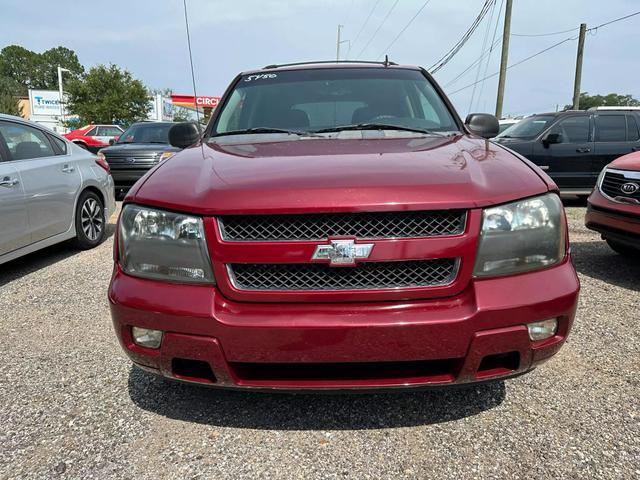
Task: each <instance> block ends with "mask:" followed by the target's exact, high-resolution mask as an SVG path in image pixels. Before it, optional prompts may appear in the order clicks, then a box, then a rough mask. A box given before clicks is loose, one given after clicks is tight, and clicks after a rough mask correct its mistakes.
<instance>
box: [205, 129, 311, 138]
mask: <svg viewBox="0 0 640 480" xmlns="http://www.w3.org/2000/svg"><path fill="white" fill-rule="evenodd" d="M252 133H287V134H289V135H299V136H301V137H303V136H306V137H319V136H320V135H315V134H314V132H305V131H303V130H286V129H284V128H269V127H254V128H245V129H243V130H231V131H229V132H221V133H216V134H215V135H211V136H212V137H222V136H225V135H250V134H252Z"/></svg>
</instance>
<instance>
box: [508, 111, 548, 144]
mask: <svg viewBox="0 0 640 480" xmlns="http://www.w3.org/2000/svg"><path fill="white" fill-rule="evenodd" d="M555 118H556V117H555V116H554V115H536V116H533V117H529V118H525V119H524V120H521V121H520V122H518V123H516V124H514V125H511V126H510V127H509V128H507V129H506V130H505V131H504V132H502V133H501V134H500V135H498V136H497V137H496V138H520V139H522V140H531V139H533V138H536V137H537V136H538V135H540V133H542V132H543V131H544V130H545V129H546V128H547V127H548V126H549V125H551V122H553V120H554V119H555Z"/></svg>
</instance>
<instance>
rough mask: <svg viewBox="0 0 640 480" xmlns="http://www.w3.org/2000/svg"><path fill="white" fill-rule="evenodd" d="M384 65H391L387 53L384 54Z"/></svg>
mask: <svg viewBox="0 0 640 480" xmlns="http://www.w3.org/2000/svg"><path fill="white" fill-rule="evenodd" d="M383 65H384V66H385V67H388V66H389V55H385V56H384V63H383Z"/></svg>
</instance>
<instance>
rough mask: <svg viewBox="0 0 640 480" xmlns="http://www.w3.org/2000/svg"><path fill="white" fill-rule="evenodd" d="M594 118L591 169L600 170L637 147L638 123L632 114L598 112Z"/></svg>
mask: <svg viewBox="0 0 640 480" xmlns="http://www.w3.org/2000/svg"><path fill="white" fill-rule="evenodd" d="M594 118H595V145H594V147H595V152H594V156H593V169H594V170H595V171H597V172H600V171H601V170H602V169H603V168H604V167H605V166H606V165H608V164H609V163H611V162H613V161H614V160H615V159H616V158H618V157H621V156H622V155H626V154H627V153H631V152H633V151H634V150H635V149H636V148H637V147H638V125H637V122H636V120H635V118H634V116H633V115H632V114H625V113H623V112H615V113H613V112H612V113H598V114H597V115H595V116H594Z"/></svg>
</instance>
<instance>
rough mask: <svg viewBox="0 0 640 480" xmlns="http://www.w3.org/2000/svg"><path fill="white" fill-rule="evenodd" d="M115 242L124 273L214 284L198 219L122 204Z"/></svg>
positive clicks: (200, 219) (200, 222)
mask: <svg viewBox="0 0 640 480" xmlns="http://www.w3.org/2000/svg"><path fill="white" fill-rule="evenodd" d="M118 242H119V243H118V249H119V250H118V253H119V262H120V266H121V268H122V270H123V271H124V272H125V273H128V274H130V275H133V276H137V277H144V278H152V279H157V280H167V281H174V282H187V283H209V284H211V283H214V277H213V271H212V269H211V260H210V259H209V253H208V250H207V243H206V239H205V234H204V226H203V222H202V218H200V217H195V216H191V215H183V214H180V213H173V212H166V211H163V210H156V209H152V208H147V207H142V206H139V205H132V204H130V205H125V207H124V209H123V210H122V215H121V217H120V223H119V231H118Z"/></svg>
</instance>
